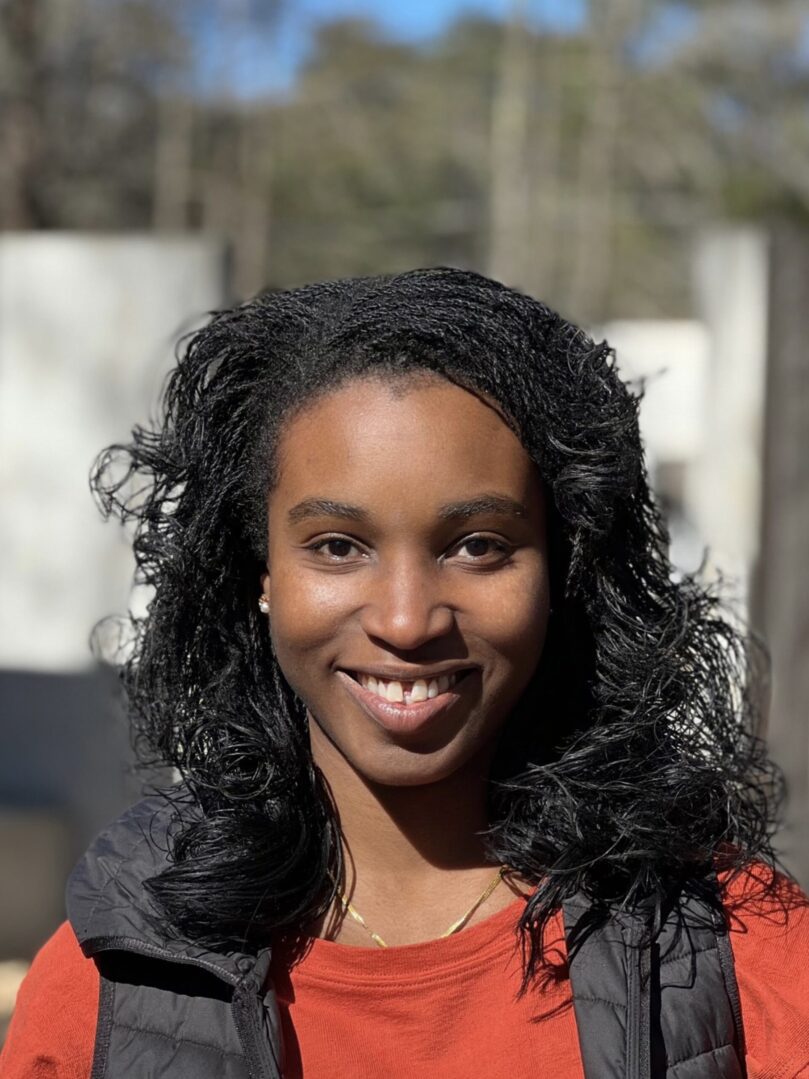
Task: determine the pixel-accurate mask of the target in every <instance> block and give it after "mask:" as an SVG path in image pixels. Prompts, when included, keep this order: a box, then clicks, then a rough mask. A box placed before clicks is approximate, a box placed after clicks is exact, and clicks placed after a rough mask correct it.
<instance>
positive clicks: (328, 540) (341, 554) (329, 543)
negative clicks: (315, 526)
mask: <svg viewBox="0 0 809 1079" xmlns="http://www.w3.org/2000/svg"><path fill="white" fill-rule="evenodd" d="M327 547H331V548H337V550H332V551H330V552H328V553H327V557H326V561H328V562H342V561H344V560H345V559H346V557H347V556H348V551H347V550H346V548H347V547H348V548H352V547H353V548H354V549H355V550H358V547H357V545H356V543H354V542H353V541H352V540H350V539H346V538H345V536H326V537H325V539H321V540H318V541H317V543H310V544H309V546H308V547H307V548H306V550H307V551H316V552H320V551H325V550H326V548H327ZM328 554H330V555H331V557H328Z"/></svg>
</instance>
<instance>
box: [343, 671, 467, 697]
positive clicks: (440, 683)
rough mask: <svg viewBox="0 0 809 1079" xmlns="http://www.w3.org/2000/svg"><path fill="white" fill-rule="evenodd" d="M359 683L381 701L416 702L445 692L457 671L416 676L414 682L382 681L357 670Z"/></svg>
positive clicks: (451, 683) (452, 683) (454, 681)
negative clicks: (434, 675) (427, 677)
mask: <svg viewBox="0 0 809 1079" xmlns="http://www.w3.org/2000/svg"><path fill="white" fill-rule="evenodd" d="M357 679H358V681H359V683H360V685H362V686H364V687H365V689H369V690H370V691H371V692H372V693H376V695H377V696H378V697H381V698H382V700H383V701H393V702H395V703H398V704H402V703H406V704H417V703H418V702H419V701H426V700H432V699H433V697H437V696H438V695H439V694H440V693H446V691H447V690H448V689H449V688H450V686H454V685H455V683H456V682H457V680H458V675H457V673H454V672H453V673H452V674H450V675H446V674H442V675H441V677H440V678H431V679H430V680H429V681H427V679H425V678H417V679H416V680H415V681H414V682H399V681H390V682H384V681H383V680H382V679H381V678H380V679H377V678H374V676H373V675H372V674H362V673H361V672H359V671H358V672H357Z"/></svg>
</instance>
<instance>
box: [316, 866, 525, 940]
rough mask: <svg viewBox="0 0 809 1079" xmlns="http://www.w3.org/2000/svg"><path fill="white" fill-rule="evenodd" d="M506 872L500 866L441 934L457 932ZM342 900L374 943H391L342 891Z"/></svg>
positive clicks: (346, 908)
mask: <svg viewBox="0 0 809 1079" xmlns="http://www.w3.org/2000/svg"><path fill="white" fill-rule="evenodd" d="M505 872H506V866H504V865H502V866H500V868H499V869H498V870H497V876H496V877H495V878H494V880H493V881H490V882H489V884H487V885H486V887H485V888H484V890H483V892H482V894H481V895H480V896H479V897H478V898H477V899H476V900H475V902H474V903H473V904H472V906H471V907H470V908H469V910H468V911H467V912H466V914H463V915H461V917H460V918H459V919H458V920H457V922H453V923H452V925H451V926H450V927H449V929H448V930H447V931H446V932H445V933H442V934H441V937H450V936H452V934H453V933H455V932H457V930H459V929H460V928H461V926H462V925H464V924H465V923H466V921H467V920H468V919H469V918H470V917H471V916H472V914H474V912H475V911H476V910H477V908H478V907H479V906H480V905H481V904H482V903H485V902H486V900H487V899H488V898H489V896H490V895H491V894H492V892H493V891H494V890H495V888H496V887H497V885H498V884H499V883H500V881H501V880H502V879H503V876H504V875H505ZM332 880H334V877H332ZM340 902H341V903H342V904H343V908H344V909H345V910H347V911H348V913H349V914H350V915H351V917H352V918H353V919H354V921H355V922H359V924H360V925H361V926H362V928H363V929H364V930H365V932H366V933H368V935H369V936H370V938H371V940H372V941H373V942H374V944H376V945H378V946H379V947H380V948H387V947H389V945H387V944H386V943H385V942H384V940H383V939H382V937H380V936H379V934H378V933H374V932H373V930H372V929H370V927H369V926H368V923H367V922H366V921H365V919H364V918H363V916H362V915H361V914H360V912H359V911H358V910H356V909H355V908H354V907H352V905H351V904H350V903H349V901H348V900H347V899H346V897H345V895H344V894H343V893H342V892H341V893H340Z"/></svg>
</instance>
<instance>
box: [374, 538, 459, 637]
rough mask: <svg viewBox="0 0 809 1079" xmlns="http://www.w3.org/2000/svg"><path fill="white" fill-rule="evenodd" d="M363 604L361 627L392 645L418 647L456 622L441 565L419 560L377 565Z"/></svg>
mask: <svg viewBox="0 0 809 1079" xmlns="http://www.w3.org/2000/svg"><path fill="white" fill-rule="evenodd" d="M369 588H370V592H369V595H368V597H367V601H366V602H365V604H364V605H363V628H364V630H365V632H366V633H367V634H368V636H370V637H377V638H379V639H380V640H382V641H384V642H385V643H386V644H387V645H389V646H390V647H391V648H396V649H399V650H402V651H404V650H407V649H413V648H418V647H419V646H421V645H423V644H425V643H426V642H427V641H430V640H432V639H433V638H435V637H443V636H445V635H446V634H447V633H449V632H450V631H451V630H452V628H453V626H454V623H455V615H454V612H453V608H452V606H451V604H450V603H449V598H448V596H446V595H444V594H443V592H444V591H445V588H442V582H441V580H440V569H439V567H438V566H436V565H435V564H434V563H433V565H432V566H427V565H425V564H424V563H423V562H421V561H420V560H415V559H402V560H399V561H398V562H397V563H396V564H395V565H392V564H390V563H388V564H387V565H384V566H383V565H380V566H379V567H378V572H377V574H375V575H374V579H373V581H372V582H369Z"/></svg>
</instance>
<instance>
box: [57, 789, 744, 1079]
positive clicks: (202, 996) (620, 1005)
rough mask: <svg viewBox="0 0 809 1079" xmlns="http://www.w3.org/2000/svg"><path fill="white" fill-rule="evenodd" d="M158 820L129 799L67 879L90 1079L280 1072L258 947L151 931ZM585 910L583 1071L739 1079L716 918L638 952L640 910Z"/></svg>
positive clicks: (576, 974) (580, 940) (161, 823)
mask: <svg viewBox="0 0 809 1079" xmlns="http://www.w3.org/2000/svg"><path fill="white" fill-rule="evenodd" d="M167 823H168V810H167V807H166V805H165V803H164V802H163V801H162V800H160V799H156V798H150V799H145V800H144V801H142V802H139V803H138V804H137V805H135V806H133V807H132V808H131V809H130V810H128V811H127V812H126V813H125V814H124V815H123V817H121V818H120V820H118V821H117V822H116V823H115V824H113V825H112V826H111V827H110V828H109V829H107V831H105V832H103V833H102V834H101V835H100V836H99V837H98V838H97V839H96V840H95V841H94V843H93V844H92V846H91V847H90V849H89V850H88V851H87V853H86V854H85V855H84V857H83V858H82V859H81V860H80V861H79V863H78V864H77V866H76V868H75V869H74V870H73V873H72V874H71V877H70V880H69V882H68V886H67V908H68V917H69V919H70V922H71V924H72V926H73V929H74V931H75V933H76V936H77V937H78V940H79V943H80V944H81V948H82V951H83V952H84V954H85V955H87V956H92V958H93V959H94V961H95V963H96V965H97V967H98V970H99V974H100V979H101V982H100V984H101V996H100V1005H99V1014H98V1023H97V1030H96V1045H95V1056H94V1061H93V1070H92V1077H91V1079H123V1077H127V1079H157V1077H158V1076H159V1077H164V1076H165V1077H171V1079H209V1077H210V1079H214V1077H216V1079H282V1077H283V1074H284V1060H283V1044H282V1037H281V1026H280V1017H279V1011H278V1004H277V1001H276V997H275V992H274V990H273V988H272V986H271V985H270V984H269V980H268V971H269V967H270V949H269V948H264V949H262V950H261V951H259V952H258V954H257V955H249V954H246V953H244V954H241V953H238V952H227V953H225V952H218V951H217V952H212V951H208V950H207V949H205V948H202V947H199V946H198V945H195V944H192V943H190V942H188V941H184V940H179V939H177V938H176V937H173V936H169V935H168V934H165V933H163V932H162V931H161V928H160V921H159V919H157V918H156V917H155V914H154V912H153V911H151V910H150V907H149V906H148V897H147V896H146V893H145V891H144V888H143V881H144V880H146V879H148V878H149V877H151V876H154V875H155V874H157V873H159V872H160V871H161V869H163V868H164V867H165V865H166V864H167V859H166V852H165V848H166V826H167ZM588 911H589V905H588V903H587V902H586V901H585V900H584V899H582V898H579V897H575V898H573V899H571V900H569V901H568V902H566V903H565V904H564V911H563V915H564V924H565V937H566V941H567V949H568V964H569V972H570V980H571V989H572V993H573V1005H574V1009H575V1016H576V1025H577V1028H578V1033H579V1044H580V1050H581V1057H582V1062H583V1066H584V1074H585V1076H586V1079H663V1077H666V1079H742V1077H743V1076H744V1075H745V1074H746V1073H745V1067H744V1046H743V1033H742V1024H741V1010H740V1006H739V993H738V988H737V985H736V978H735V975H734V970H733V955H732V951H731V946H730V941H729V938H728V936H727V934H726V933H725V932H724V931H723V929H722V926H721V920H720V919H719V917H718V916H714V915H711V913H710V912H709V910H708V908H707V906H705V905H701V904H700V903H698V902H697V901H696V900H694V899H689V900H682V901H678V902H676V903H675V904H674V905H673V908H672V910H671V911H670V913H669V914H668V916H667V917H666V918H665V920H664V921H663V925H662V926H661V927H660V929H659V932H658V933H657V935H656V937H655V942H654V944H653V945H652V946H651V947H649V946H646V947H643V948H639V947H638V946H637V940H638V937H639V934H640V931H641V926H642V920H641V919H642V918H643V917H645V915H643V914H635V915H630V914H625V913H621V912H618V911H616V912H614V915H613V917H611V919H610V920H609V921H608V922H607V923H606V924H605V925H603V926H602V927H601V928H598V929H596V930H593V931H590V932H588V933H587V934H584V936H580V931H581V929H582V927H583V926H584V925H585V923H586V922H587V920H588ZM706 914H707V917H706ZM324 1022H328V1019H327V1018H324ZM332 1074H333V1075H334V1076H339V1075H340V1074H341V1069H340V1061H338V1060H336V1061H335V1062H334V1070H333V1072H332ZM380 1079H382V1077H380ZM491 1079H498V1077H491Z"/></svg>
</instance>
